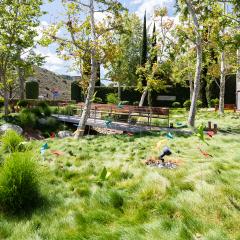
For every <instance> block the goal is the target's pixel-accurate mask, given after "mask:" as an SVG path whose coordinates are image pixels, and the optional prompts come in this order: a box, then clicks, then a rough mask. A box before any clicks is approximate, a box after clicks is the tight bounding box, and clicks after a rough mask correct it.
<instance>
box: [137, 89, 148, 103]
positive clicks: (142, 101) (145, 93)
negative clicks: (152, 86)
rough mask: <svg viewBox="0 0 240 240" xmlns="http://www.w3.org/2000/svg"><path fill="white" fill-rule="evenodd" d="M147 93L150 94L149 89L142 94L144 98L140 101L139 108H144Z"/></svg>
mask: <svg viewBox="0 0 240 240" xmlns="http://www.w3.org/2000/svg"><path fill="white" fill-rule="evenodd" d="M147 93H148V89H147V87H145V89H144V91H143V93H142V96H141V100H140V102H139V105H138V106H139V107H142V106H143V104H144V100H145V98H146V96H147Z"/></svg>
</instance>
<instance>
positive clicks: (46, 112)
mask: <svg viewBox="0 0 240 240" xmlns="http://www.w3.org/2000/svg"><path fill="white" fill-rule="evenodd" d="M38 107H39V110H40V112H41V113H42V114H43V115H44V116H46V117H49V116H51V114H52V111H51V109H50V107H49V106H48V104H47V103H46V102H44V101H43V102H39V103H38Z"/></svg>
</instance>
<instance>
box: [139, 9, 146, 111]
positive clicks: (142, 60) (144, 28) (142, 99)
mask: <svg viewBox="0 0 240 240" xmlns="http://www.w3.org/2000/svg"><path fill="white" fill-rule="evenodd" d="M147 53H148V37H147V13H146V11H145V14H144V19H143V35H142V55H141V67H145V64H146V63H147ZM142 86H143V87H144V89H143V93H142V96H141V99H140V102H139V107H142V106H143V104H144V100H145V98H146V96H147V92H148V87H147V80H146V78H145V77H143V79H142Z"/></svg>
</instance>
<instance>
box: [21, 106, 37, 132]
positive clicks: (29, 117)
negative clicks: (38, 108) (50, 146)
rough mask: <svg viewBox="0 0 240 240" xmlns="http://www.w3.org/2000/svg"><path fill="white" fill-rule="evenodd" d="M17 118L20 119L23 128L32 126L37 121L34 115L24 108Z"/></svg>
mask: <svg viewBox="0 0 240 240" xmlns="http://www.w3.org/2000/svg"><path fill="white" fill-rule="evenodd" d="M19 120H20V124H21V126H22V127H24V128H27V127H31V128H33V127H34V126H35V125H36V122H37V118H36V115H35V114H34V113H33V112H32V111H30V110H28V109H24V110H22V111H21V112H20V114H19Z"/></svg>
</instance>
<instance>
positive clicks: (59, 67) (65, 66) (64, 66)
mask: <svg viewBox="0 0 240 240" xmlns="http://www.w3.org/2000/svg"><path fill="white" fill-rule="evenodd" d="M35 52H36V53H37V54H41V55H42V56H45V57H46V58H45V61H46V63H45V64H44V65H43V67H44V68H46V69H48V70H50V71H52V72H55V73H57V74H68V75H78V73H77V72H76V71H70V70H69V69H70V67H71V64H72V62H71V61H64V60H63V59H61V58H59V57H58V56H57V54H56V51H55V49H53V48H52V47H48V48H43V47H38V48H37V49H36V50H35Z"/></svg>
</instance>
